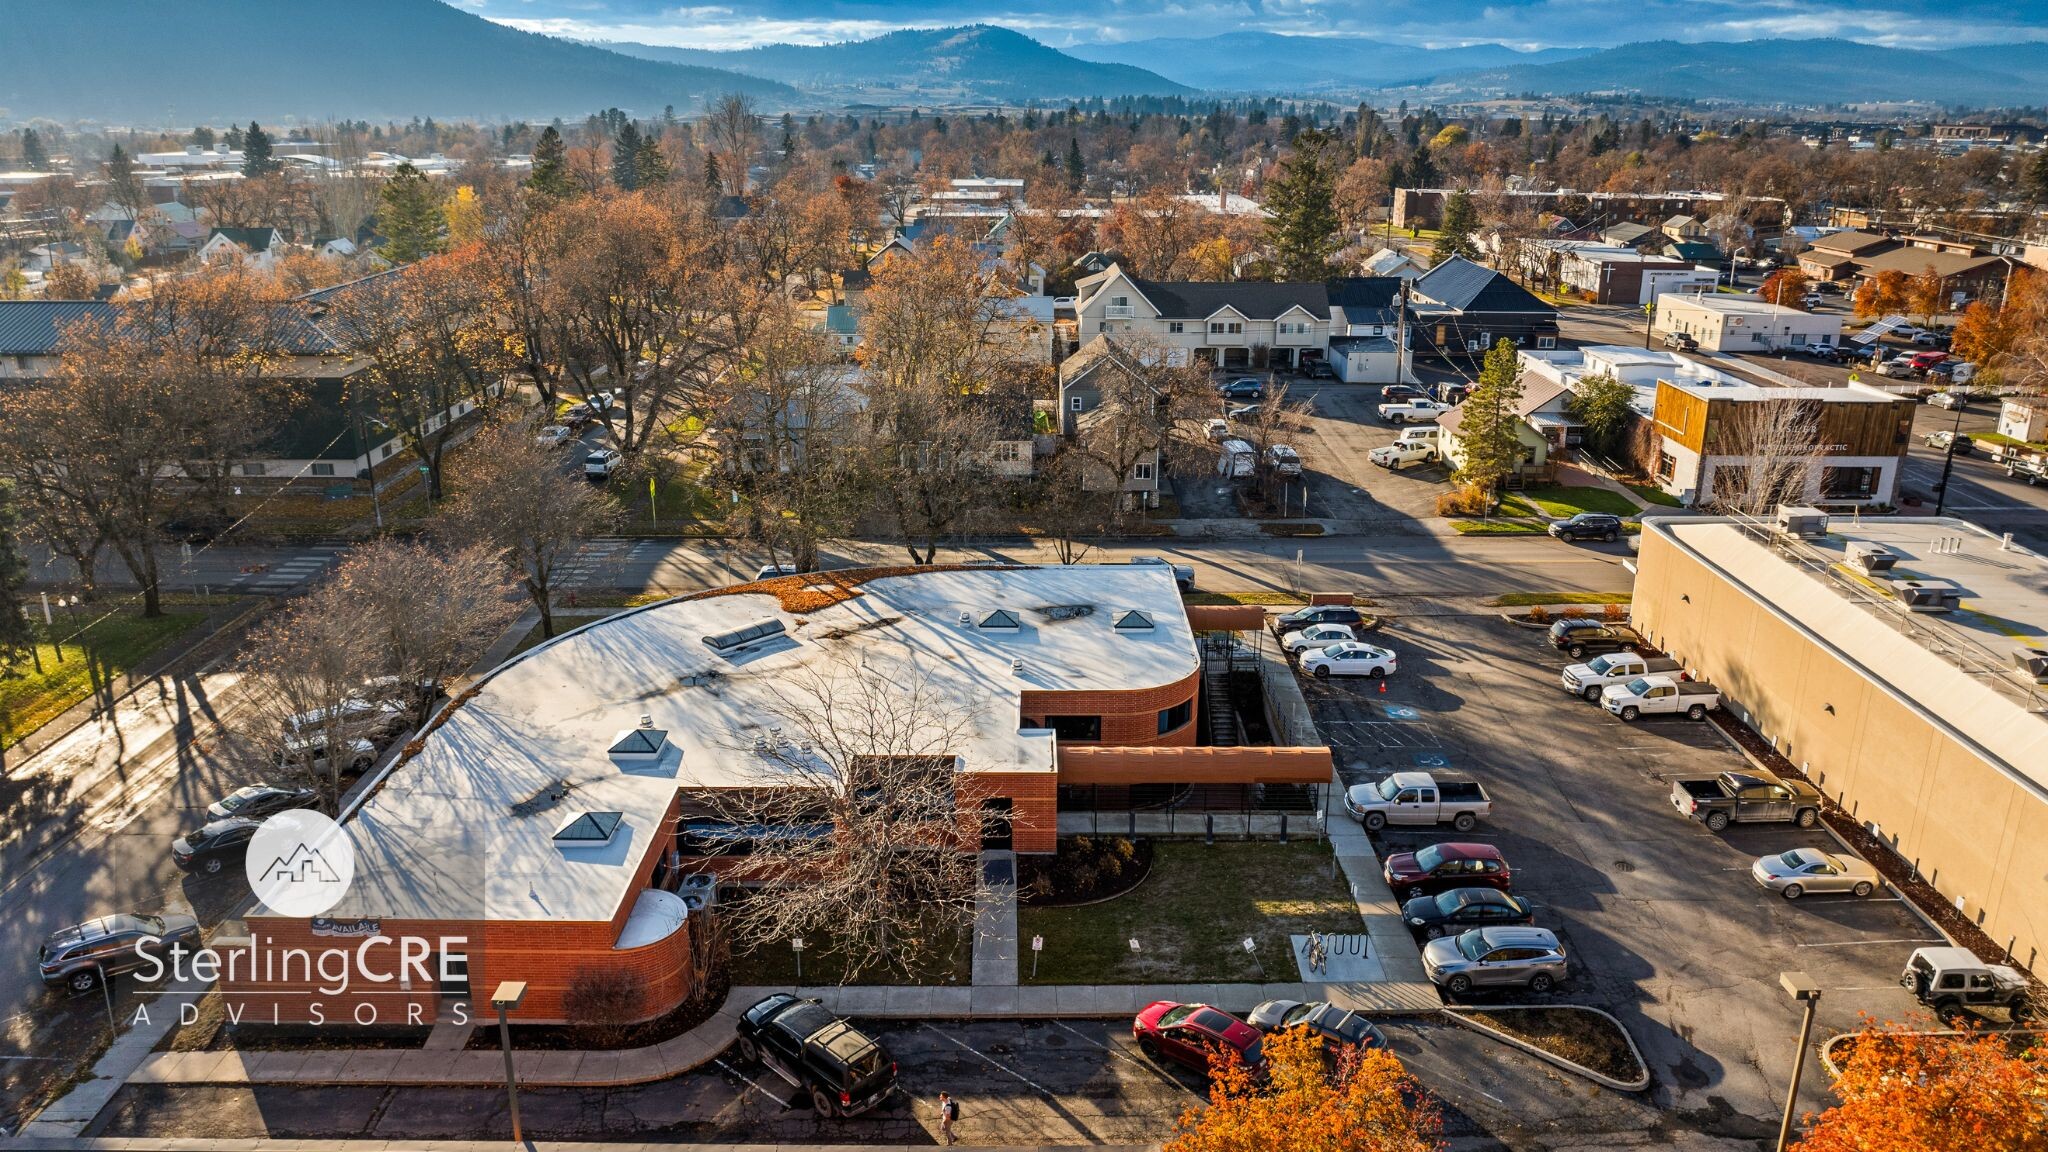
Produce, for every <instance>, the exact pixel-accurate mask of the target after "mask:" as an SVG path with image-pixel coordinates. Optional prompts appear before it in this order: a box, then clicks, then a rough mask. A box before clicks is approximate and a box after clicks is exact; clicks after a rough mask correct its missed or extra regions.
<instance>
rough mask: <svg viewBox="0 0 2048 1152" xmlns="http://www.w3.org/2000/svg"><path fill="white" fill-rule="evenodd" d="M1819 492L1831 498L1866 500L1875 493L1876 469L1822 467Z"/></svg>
mask: <svg viewBox="0 0 2048 1152" xmlns="http://www.w3.org/2000/svg"><path fill="white" fill-rule="evenodd" d="M1820 492H1821V495H1823V496H1826V497H1828V498H1829V499H1832V500H1868V499H1870V498H1871V497H1872V496H1875V495H1876V494H1877V469H1875V468H1823V469H1821V471H1820Z"/></svg>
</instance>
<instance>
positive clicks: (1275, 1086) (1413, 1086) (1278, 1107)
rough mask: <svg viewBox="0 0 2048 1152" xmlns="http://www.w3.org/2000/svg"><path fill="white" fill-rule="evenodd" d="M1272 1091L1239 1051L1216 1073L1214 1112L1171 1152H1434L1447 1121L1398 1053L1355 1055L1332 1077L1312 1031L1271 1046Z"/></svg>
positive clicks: (1221, 1059)
mask: <svg viewBox="0 0 2048 1152" xmlns="http://www.w3.org/2000/svg"><path fill="white" fill-rule="evenodd" d="M1264 1051H1265V1056H1266V1064H1265V1082H1264V1083H1260V1081H1259V1080H1258V1079H1257V1078H1255V1077H1254V1076H1253V1075H1252V1074H1251V1073H1250V1072H1249V1071H1248V1070H1247V1069H1246V1068H1245V1066H1244V1065H1243V1064H1242V1063H1241V1062H1239V1061H1238V1059H1237V1055H1236V1053H1234V1052H1228V1053H1220V1054H1218V1055H1217V1056H1216V1057H1214V1058H1213V1060H1212V1065H1211V1068H1210V1087H1209V1106H1208V1107H1207V1108H1206V1109H1201V1110H1197V1109H1193V1108H1190V1109H1189V1110H1188V1111H1187V1112H1186V1113H1185V1114H1183V1115H1182V1116H1181V1118H1180V1121H1179V1123H1178V1124H1177V1125H1176V1129H1175V1132H1174V1136H1173V1138H1172V1139H1171V1140H1168V1141H1167V1142H1166V1145H1165V1149H1164V1152H1280V1150H1282V1149H1298V1148H1313V1149H1316V1150H1317V1152H1432V1150H1434V1149H1439V1148H1441V1147H1443V1145H1442V1143H1441V1142H1440V1141H1439V1140H1438V1139H1437V1133H1438V1132H1439V1131H1441V1130H1442V1128H1443V1119H1442V1116H1441V1115H1440V1114H1439V1113H1438V1111H1437V1108H1436V1106H1435V1104H1434V1103H1433V1102H1432V1101H1431V1100H1430V1099H1429V1097H1428V1096H1426V1095H1425V1094H1424V1093H1423V1090H1422V1086H1421V1085H1420V1084H1418V1083H1417V1082H1416V1080H1415V1078H1414V1077H1413V1076H1410V1075H1409V1074H1408V1073H1407V1071H1406V1070H1405V1069H1403V1068H1402V1067H1401V1062H1400V1061H1399V1060H1398V1059H1396V1058H1395V1057H1394V1054H1393V1053H1391V1052H1388V1051H1386V1050H1384V1049H1379V1048H1374V1049H1369V1050H1367V1051H1364V1052H1362V1053H1359V1054H1358V1055H1357V1056H1355V1057H1352V1056H1346V1057H1345V1058H1343V1059H1342V1060H1340V1061H1339V1062H1338V1065H1337V1068H1336V1070H1335V1072H1334V1073H1332V1072H1331V1071H1330V1070H1329V1068H1328V1067H1327V1065H1326V1064H1325V1062H1324V1055H1323V1042H1322V1040H1321V1039H1319V1038H1318V1037H1316V1036H1314V1035H1312V1034H1310V1033H1308V1032H1306V1031H1305V1030H1303V1029H1299V1028H1297V1029H1291V1030H1289V1031H1286V1032H1281V1033H1276V1034H1274V1035H1272V1036H1268V1037H1266V1040H1265V1044H1264Z"/></svg>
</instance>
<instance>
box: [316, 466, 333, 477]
mask: <svg viewBox="0 0 2048 1152" xmlns="http://www.w3.org/2000/svg"><path fill="white" fill-rule="evenodd" d="M313 475H315V476H332V475H334V465H332V464H315V465H313Z"/></svg>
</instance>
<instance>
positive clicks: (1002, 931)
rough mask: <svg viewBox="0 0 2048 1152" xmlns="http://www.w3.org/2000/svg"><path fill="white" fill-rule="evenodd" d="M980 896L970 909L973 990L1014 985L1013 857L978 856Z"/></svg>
mask: <svg viewBox="0 0 2048 1152" xmlns="http://www.w3.org/2000/svg"><path fill="white" fill-rule="evenodd" d="M981 875H982V887H983V891H982V895H981V897H980V899H979V900H978V901H977V903H976V905H975V909H974V975H973V981H974V986H975V987H977V988H1000V987H1012V988H1014V987H1016V984H1017V854H1016V853H1015V852H1010V851H1007V850H1003V851H987V852H983V853H982V854H981Z"/></svg>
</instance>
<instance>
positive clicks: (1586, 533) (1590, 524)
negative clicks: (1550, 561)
mask: <svg viewBox="0 0 2048 1152" xmlns="http://www.w3.org/2000/svg"><path fill="white" fill-rule="evenodd" d="M1549 532H1550V534H1551V535H1552V536H1555V537H1557V538H1558V539H1559V540H1572V541H1578V540H1605V541H1607V542H1608V543H1610V544H1611V543H1613V542H1614V541H1616V540H1619V539H1621V517H1619V516H1610V515H1608V514H1607V513H1605V512H1580V513H1578V514H1577V515H1575V516H1567V517H1566V518H1564V519H1563V520H1557V521H1554V522H1552V523H1551V525H1550V528H1549Z"/></svg>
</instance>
